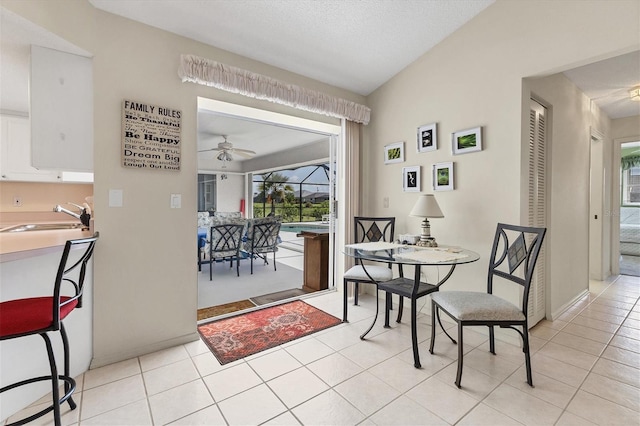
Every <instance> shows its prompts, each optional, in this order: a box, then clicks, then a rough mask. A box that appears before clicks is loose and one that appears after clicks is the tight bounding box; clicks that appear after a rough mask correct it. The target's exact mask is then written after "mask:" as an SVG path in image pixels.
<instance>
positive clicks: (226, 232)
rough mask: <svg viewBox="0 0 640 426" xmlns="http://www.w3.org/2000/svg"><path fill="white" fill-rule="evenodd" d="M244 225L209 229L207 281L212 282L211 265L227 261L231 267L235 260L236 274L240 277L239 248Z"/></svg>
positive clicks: (227, 224) (222, 225) (236, 224)
mask: <svg viewBox="0 0 640 426" xmlns="http://www.w3.org/2000/svg"><path fill="white" fill-rule="evenodd" d="M244 228H245V224H244V223H241V224H239V223H225V224H217V225H214V226H212V227H211V241H209V281H212V280H213V263H214V262H216V261H218V260H224V259H228V260H229V261H230V262H231V263H230V265H229V267H230V268H232V267H233V260H234V259H235V260H236V274H237V275H238V276H240V248H241V246H242V237H243V235H244Z"/></svg>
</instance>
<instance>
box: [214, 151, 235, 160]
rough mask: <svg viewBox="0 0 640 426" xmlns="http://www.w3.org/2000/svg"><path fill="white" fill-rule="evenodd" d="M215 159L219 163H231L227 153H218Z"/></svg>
mask: <svg viewBox="0 0 640 426" xmlns="http://www.w3.org/2000/svg"><path fill="white" fill-rule="evenodd" d="M216 158H217V159H218V160H220V161H233V157H232V156H231V154H229V153H228V152H227V151H220V153H219V154H218V155H217V156H216Z"/></svg>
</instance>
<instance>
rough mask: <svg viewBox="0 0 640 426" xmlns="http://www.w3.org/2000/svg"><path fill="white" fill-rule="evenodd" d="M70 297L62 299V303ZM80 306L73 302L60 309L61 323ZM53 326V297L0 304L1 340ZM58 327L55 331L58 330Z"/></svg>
mask: <svg viewBox="0 0 640 426" xmlns="http://www.w3.org/2000/svg"><path fill="white" fill-rule="evenodd" d="M69 299H70V297H66V296H62V297H60V303H61V304H62V303H64V302H66V301H67V300H69ZM77 305H78V300H77V299H76V300H73V301H72V302H70V303H67V304H66V305H62V306H61V307H60V321H62V320H63V319H64V318H66V316H67V315H69V313H70V312H71V311H72V310H73V309H74V308H75V307H76V306H77ZM52 325H53V297H32V298H28V299H16V300H9V301H7V302H2V303H0V338H6V337H9V336H14V335H20V334H26V333H30V332H31V333H33V332H37V331H38V330H44V329H47V328H50V327H51V326H52ZM57 328H58V327H57V325H56V327H55V329H56V330H57Z"/></svg>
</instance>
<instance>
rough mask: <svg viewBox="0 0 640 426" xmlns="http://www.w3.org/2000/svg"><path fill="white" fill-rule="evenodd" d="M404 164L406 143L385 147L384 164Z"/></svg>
mask: <svg viewBox="0 0 640 426" xmlns="http://www.w3.org/2000/svg"><path fill="white" fill-rule="evenodd" d="M402 162H404V142H396V143H392V144H389V145H386V146H385V147H384V164H392V163H402Z"/></svg>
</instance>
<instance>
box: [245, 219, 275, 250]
mask: <svg viewBox="0 0 640 426" xmlns="http://www.w3.org/2000/svg"><path fill="white" fill-rule="evenodd" d="M281 225H282V223H281V222H280V221H279V220H275V219H271V220H266V221H259V222H254V223H253V227H252V232H251V252H254V251H255V250H260V251H263V252H264V251H269V250H275V248H276V244H277V243H278V234H280V226H281Z"/></svg>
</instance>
